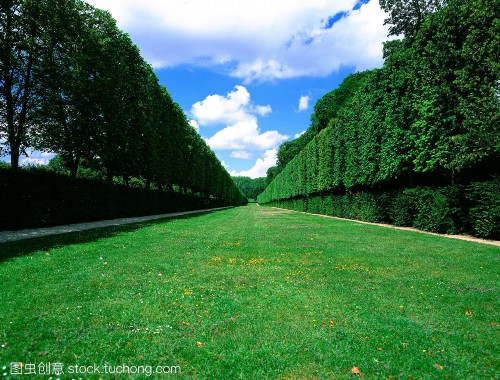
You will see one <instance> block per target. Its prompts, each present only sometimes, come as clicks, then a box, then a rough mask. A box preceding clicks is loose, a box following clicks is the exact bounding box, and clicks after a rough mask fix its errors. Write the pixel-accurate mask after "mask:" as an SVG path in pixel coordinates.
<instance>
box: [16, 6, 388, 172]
mask: <svg viewBox="0 0 500 380" xmlns="http://www.w3.org/2000/svg"><path fill="white" fill-rule="evenodd" d="M87 2H88V3H90V4H91V5H93V6H95V7H97V8H101V9H105V10H108V11H109V12H110V13H111V14H112V15H113V16H114V18H115V19H116V20H117V23H118V26H119V28H120V29H122V30H123V31H125V32H126V33H128V34H129V35H130V37H131V39H132V41H133V42H134V43H135V44H136V45H137V46H138V47H139V49H140V50H141V54H142V56H143V57H144V58H145V60H146V61H147V62H149V63H150V64H151V65H152V66H153V68H154V69H155V72H156V74H157V76H158V78H159V80H160V83H161V84H162V85H164V86H165V87H166V88H167V89H168V90H169V92H170V93H171V95H172V97H173V99H174V101H176V102H177V103H179V104H180V106H181V107H182V109H183V110H184V112H185V113H186V115H187V117H188V119H189V120H190V122H191V125H192V126H193V127H194V128H196V129H197V130H198V132H199V133H200V135H201V136H202V137H203V138H204V139H205V140H206V141H207V143H208V144H209V146H210V147H211V148H212V149H213V150H214V151H215V153H216V154H217V157H218V158H219V159H220V160H221V162H222V163H223V165H224V166H225V167H226V168H227V170H228V171H229V172H230V173H231V174H232V175H245V176H250V177H253V178H255V177H261V176H265V175H266V171H267V169H268V168H269V167H270V166H273V165H274V164H275V163H276V153H277V149H278V148H279V145H280V144H281V143H283V142H284V141H289V140H292V139H294V138H296V137H297V136H299V135H300V134H301V133H303V132H304V131H305V130H306V129H307V128H308V126H309V121H310V116H311V113H312V112H313V107H314V104H315V102H316V101H317V100H318V99H319V98H320V97H321V96H323V95H324V94H326V93H327V92H329V91H331V90H333V89H335V88H336V87H337V86H338V85H339V84H340V83H341V82H342V80H343V79H344V78H345V77H346V76H347V75H348V74H350V73H353V72H356V71H362V70H366V69H372V68H375V67H381V66H382V63H383V60H382V43H383V41H385V40H386V39H387V37H386V36H387V33H388V31H387V26H384V25H383V22H384V19H385V18H386V15H385V14H384V13H383V11H382V10H381V9H380V7H379V4H378V0H361V1H360V0H251V1H250V0H168V1H166V0H141V1H139V0H87ZM48 158H50V155H49V156H48V155H47V154H45V156H42V154H40V153H39V152H32V154H31V155H30V157H29V158H25V159H24V161H23V163H25V164H26V163H44V162H46V161H47V159H48Z"/></svg>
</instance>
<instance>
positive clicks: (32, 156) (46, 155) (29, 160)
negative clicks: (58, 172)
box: [20, 149, 56, 166]
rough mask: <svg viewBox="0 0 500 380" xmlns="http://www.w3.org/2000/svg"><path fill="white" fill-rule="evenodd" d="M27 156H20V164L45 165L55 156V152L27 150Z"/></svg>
mask: <svg viewBox="0 0 500 380" xmlns="http://www.w3.org/2000/svg"><path fill="white" fill-rule="evenodd" d="M26 154H27V157H25V158H22V159H21V162H20V164H21V165H23V166H25V165H47V164H48V163H49V161H50V160H51V159H52V158H54V157H55V155H56V154H55V153H50V152H40V151H36V150H29V149H28V150H27V151H26Z"/></svg>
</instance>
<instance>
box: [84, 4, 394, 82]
mask: <svg viewBox="0 0 500 380" xmlns="http://www.w3.org/2000/svg"><path fill="white" fill-rule="evenodd" d="M87 1H88V2H89V3H90V4H92V5H94V6H97V7H99V8H103V9H107V10H109V11H110V12H111V13H112V14H113V16H114V17H115V18H116V19H117V20H118V25H119V27H121V28H122V29H124V30H125V31H126V32H127V33H129V34H130V35H131V36H132V39H133V40H134V42H135V43H137V44H138V46H139V48H140V49H141V51H142V53H143V55H144V57H145V58H146V60H147V61H148V62H150V63H152V64H153V66H154V67H155V68H160V67H174V66H178V65H181V64H190V65H198V66H205V67H206V66H214V65H219V66H221V67H223V68H225V69H226V70H228V72H229V73H231V74H232V75H233V76H235V77H238V78H242V79H244V80H245V81H246V82H250V81H253V80H259V81H264V80H273V79H280V78H291V77H297V76H324V75H328V74H330V73H332V72H333V71H335V70H338V69H339V68H340V67H341V66H354V67H355V68H356V69H357V70H362V69H366V68H372V67H376V66H379V65H380V64H381V63H382V46H381V43H382V41H384V40H385V39H386V35H387V26H383V20H384V19H385V18H386V15H385V14H384V13H383V11H382V10H381V9H380V7H379V5H378V1H377V0H371V1H370V2H369V3H368V4H365V5H363V6H361V7H360V8H359V9H357V10H353V8H354V6H355V5H356V3H357V0H336V1H328V0H272V1H269V0H252V1H249V0H246V1H244V0H241V1H234V0H170V1H164V0H148V1H137V0H87ZM340 12H346V13H345V17H343V18H341V19H340V20H339V21H337V22H335V23H334V24H333V25H329V24H330V23H329V18H330V17H333V16H335V15H337V14H339V13H340Z"/></svg>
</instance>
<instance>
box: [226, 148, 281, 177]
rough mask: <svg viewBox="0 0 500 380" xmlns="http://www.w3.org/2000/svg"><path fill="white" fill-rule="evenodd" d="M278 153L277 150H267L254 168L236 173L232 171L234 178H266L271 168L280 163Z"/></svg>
mask: <svg viewBox="0 0 500 380" xmlns="http://www.w3.org/2000/svg"><path fill="white" fill-rule="evenodd" d="M277 155H278V151H277V150H276V149H271V150H267V151H266V152H265V153H264V154H263V155H262V157H261V158H258V159H257V161H256V162H255V165H254V166H252V167H251V168H250V169H249V170H245V171H241V172H236V171H234V170H233V171H231V175H232V176H238V177H250V178H259V177H265V176H266V173H267V169H269V168H270V167H271V166H274V165H276V162H277V161H278V156H277Z"/></svg>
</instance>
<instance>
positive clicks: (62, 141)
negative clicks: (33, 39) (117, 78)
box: [35, 0, 102, 176]
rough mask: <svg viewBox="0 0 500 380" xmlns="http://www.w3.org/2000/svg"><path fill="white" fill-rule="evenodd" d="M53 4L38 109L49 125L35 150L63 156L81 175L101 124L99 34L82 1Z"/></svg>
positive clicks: (42, 130) (55, 1)
mask: <svg viewBox="0 0 500 380" xmlns="http://www.w3.org/2000/svg"><path fill="white" fill-rule="evenodd" d="M50 2H51V4H52V7H51V8H50V10H49V12H47V15H46V18H45V19H44V25H45V28H44V35H43V37H44V40H45V45H46V49H45V51H44V56H43V58H44V67H43V69H41V76H40V82H41V84H42V86H41V91H40V92H41V98H40V107H39V110H38V114H39V115H40V119H42V120H43V123H42V125H41V128H40V133H38V134H37V135H36V136H35V146H36V147H37V148H38V149H40V150H47V151H51V152H57V153H58V154H59V155H60V156H61V158H62V159H63V160H64V162H65V164H66V166H67V167H68V168H69V169H70V172H71V175H72V176H76V173H77V171H78V167H79V165H80V163H81V161H82V159H84V158H90V157H91V156H92V155H93V154H94V152H95V142H96V133H97V129H98V127H99V124H100V122H101V112H100V109H99V101H100V100H101V99H102V96H101V95H102V94H101V93H100V88H101V87H102V85H101V84H100V77H99V70H100V66H102V65H101V58H100V55H99V50H100V44H99V34H98V33H96V31H95V29H96V25H95V22H96V18H95V15H94V9H93V8H92V7H91V6H89V5H87V4H86V3H83V2H81V1H79V0H50Z"/></svg>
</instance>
